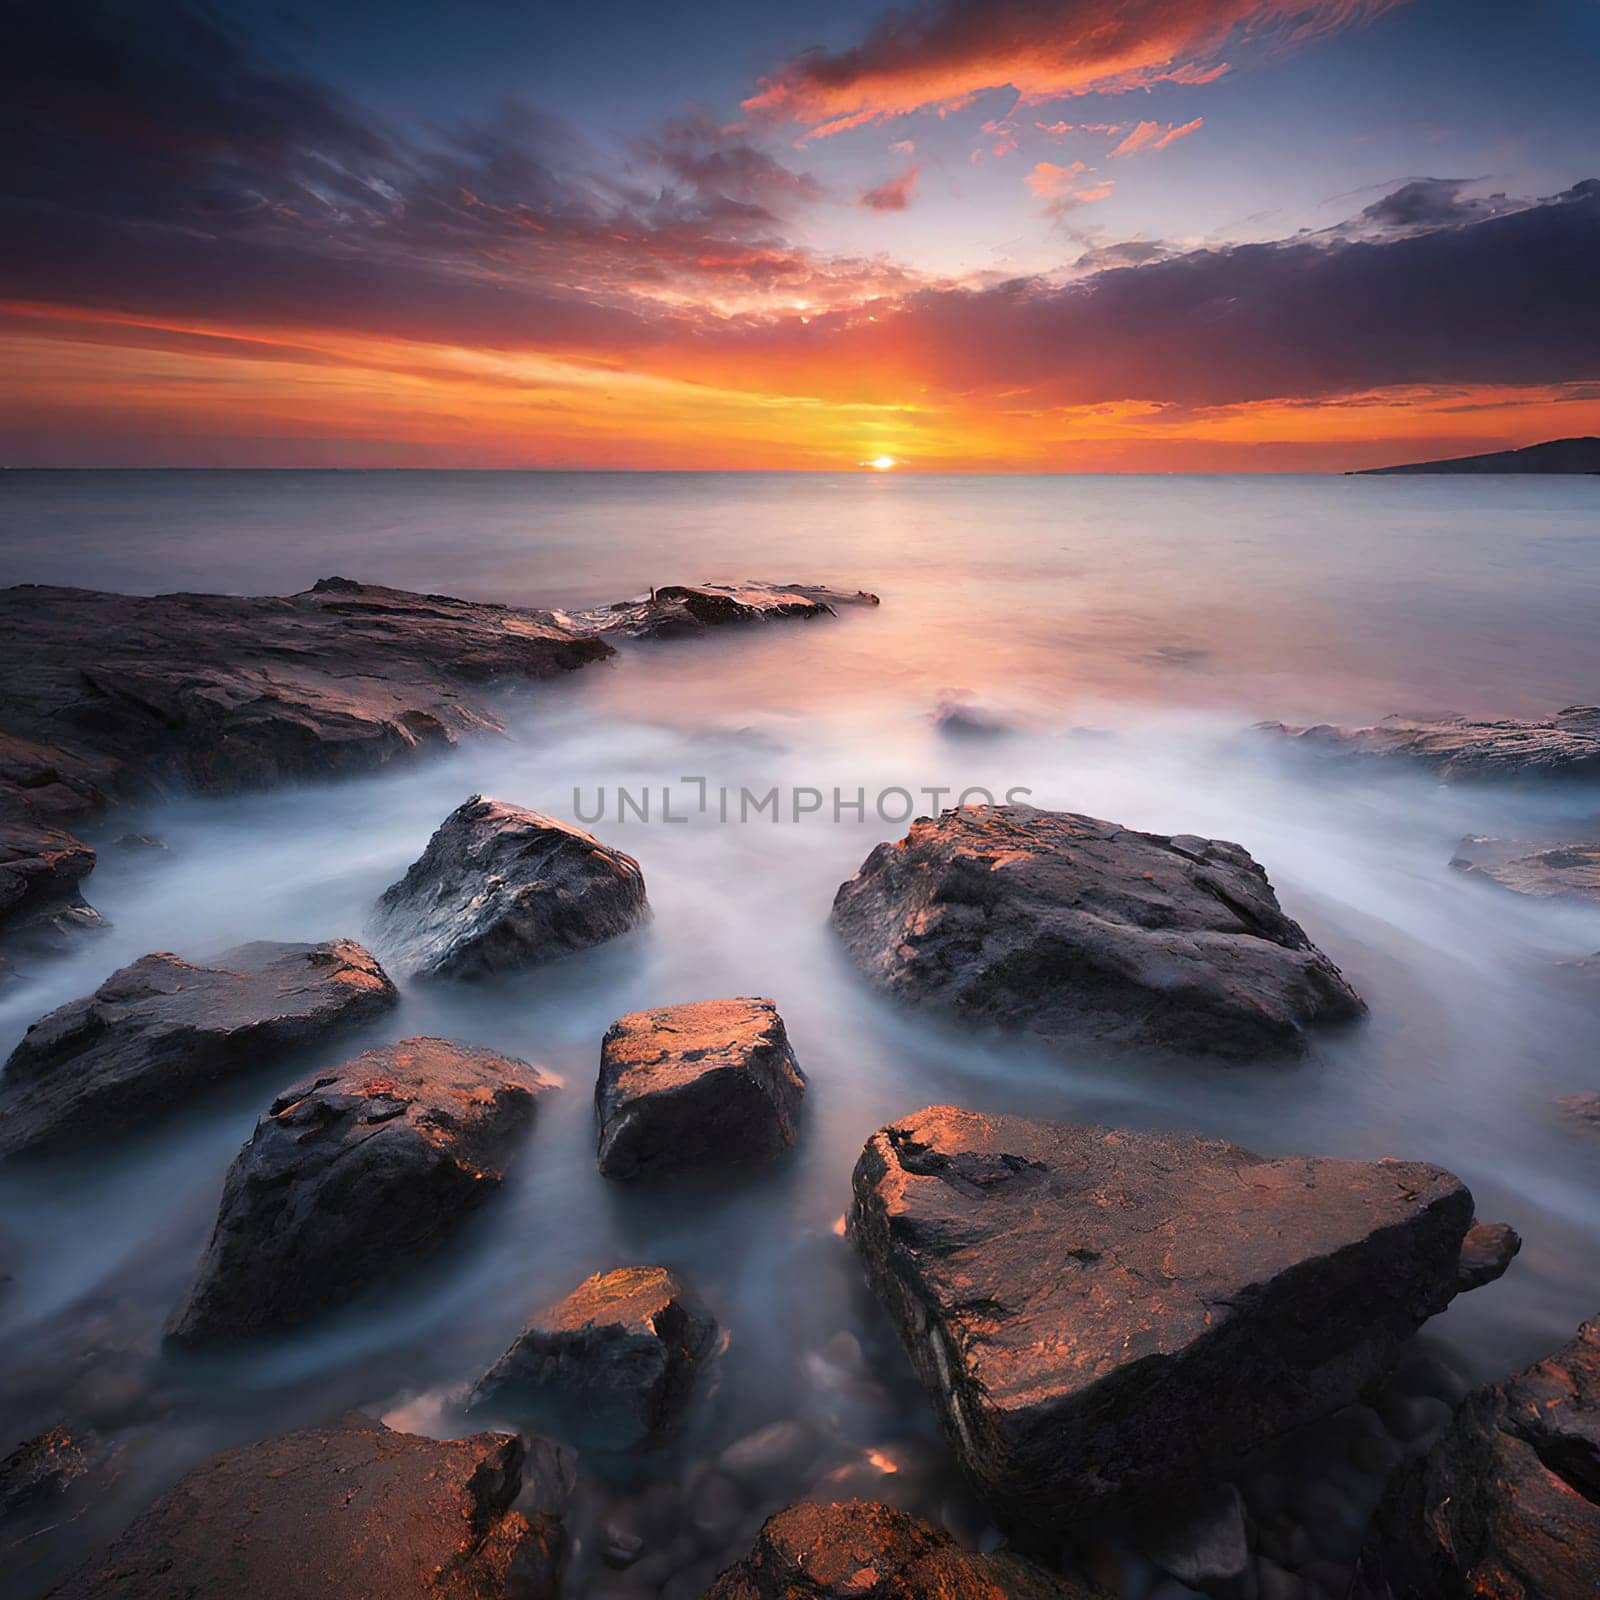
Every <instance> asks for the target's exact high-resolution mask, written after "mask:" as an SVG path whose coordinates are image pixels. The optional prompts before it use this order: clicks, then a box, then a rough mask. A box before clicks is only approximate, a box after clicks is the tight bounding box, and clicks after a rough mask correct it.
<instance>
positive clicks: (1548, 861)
mask: <svg viewBox="0 0 1600 1600" xmlns="http://www.w3.org/2000/svg"><path fill="white" fill-rule="evenodd" d="M1450 865H1451V866H1452V867H1454V868H1455V870H1456V871H1457V872H1461V873H1465V874H1466V876H1467V877H1469V878H1483V879H1487V880H1488V881H1489V882H1490V883H1496V884H1499V886H1500V887H1501V888H1502V889H1510V890H1511V891H1512V892H1513V893H1514V894H1528V895H1534V896H1536V897H1538V898H1540V899H1547V900H1548V899H1563V900H1600V843H1596V842H1594V841H1592V840H1580V841H1552V840H1543V841H1541V840H1537V839H1494V838H1484V837H1482V836H1479V835H1473V836H1472V837H1470V838H1466V839H1463V840H1462V841H1461V843H1460V844H1458V845H1457V846H1456V853H1455V855H1454V856H1453V857H1451V860H1450Z"/></svg>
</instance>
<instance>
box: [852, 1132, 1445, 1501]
mask: <svg viewBox="0 0 1600 1600" xmlns="http://www.w3.org/2000/svg"><path fill="white" fill-rule="evenodd" d="M854 1188H855V1198H854V1203H853V1206H852V1209H851V1212H850V1218H849V1231H850V1237H851V1238H852V1240H853V1241H854V1243H855V1245H856V1248H857V1250H858V1251H859V1252H860V1254H861V1257H862V1260H863V1261H864V1262H865V1264H866V1268H867V1275H868V1278H869V1280H870V1282H871V1283H872V1286H873V1288H874V1289H875V1291H876V1293H877V1295H878V1298H879V1299H880V1300H881V1301H882V1302H883V1304H884V1306H885V1307H886V1308H887V1309H888V1312H889V1314H890V1317H891V1318H892V1320H893V1322H894V1324H895V1326H896V1328H897V1329H898V1330H899V1333H900V1336H901V1338H902V1339H903V1341H904V1342H905V1346H906V1349H907V1351H908V1352H909V1354H910V1356H911V1359H912V1362H913V1364H914V1365H915V1367H916V1369H917V1371H918V1373H919V1375H920V1376H921V1378H922V1380H923V1383H924V1384H925V1385H926V1387H927V1389H928V1391H929V1394H930V1395H931V1397H932V1399H933V1402H934V1407H935V1410H936V1411H937V1413H938V1416H939V1419H940V1421H941V1423H942V1424H943V1426H944V1428H945V1431H946V1433H947V1434H948V1436H949V1438H950V1440H951V1443H952V1445H953V1446H954V1448H955V1451H956V1453H957V1455H958V1457H959V1458H960V1460H961V1462H962V1465H963V1466H964V1468H965V1469H966V1471H967V1473H968V1475H969V1476H970V1478H971V1480H972V1482H973V1485H974V1487H975V1488H976V1490H977V1491H978V1493H979V1495H980V1497H981V1498H983V1499H984V1500H985V1501H986V1502H987V1503H988V1504H989V1505H990V1507H991V1509H992V1510H993V1511H994V1512H995V1513H996V1514H997V1515H999V1516H1000V1517H1002V1518H1004V1519H1005V1521H1006V1522H1007V1523H1008V1524H1009V1525H1012V1526H1016V1527H1022V1528H1056V1527H1059V1526H1061V1525H1063V1524H1068V1523H1071V1522H1074V1521H1077V1520H1079V1519H1082V1518H1087V1517H1091V1516H1094V1515H1095V1514H1097V1513H1098V1512H1099V1511H1101V1510H1102V1509H1104V1508H1106V1507H1108V1506H1111V1505H1113V1504H1115V1503H1119V1502H1120V1503H1122V1504H1123V1505H1136V1504H1138V1503H1139V1502H1142V1501H1148V1500H1149V1499H1151V1498H1152V1497H1154V1496H1158V1495H1161V1494H1162V1493H1163V1492H1164V1491H1165V1490H1166V1489H1167V1488H1168V1487H1169V1486H1171V1485H1173V1484H1175V1483H1185V1482H1192V1481H1194V1480H1196V1479H1203V1478H1205V1477H1207V1476H1210V1475H1213V1474H1224V1475H1225V1474H1226V1472H1227V1471H1229V1470H1231V1469H1232V1468H1233V1467H1234V1466H1236V1465H1237V1464H1238V1462H1239V1461H1240V1460H1242V1459H1243V1458H1244V1457H1245V1456H1246V1455H1248V1454H1249V1453H1250V1452H1252V1451H1254V1450H1255V1449H1257V1448H1258V1447H1260V1446H1261V1445H1263V1444H1265V1443H1266V1442H1268V1441H1270V1440H1272V1439H1274V1438H1275V1437H1277V1436H1279V1435H1281V1434H1283V1433H1285V1432H1287V1431H1288V1430H1289V1429H1291V1428H1294V1427H1297V1426H1299V1425H1300V1424H1302V1423H1305V1422H1307V1421H1310V1420H1311V1419H1313V1418H1316V1417H1319V1416H1322V1415H1324V1414H1326V1413H1328V1412H1331V1411H1333V1410H1335V1409H1337V1408H1338V1407H1340V1406H1341V1405H1344V1404H1345V1403H1347V1402H1349V1401H1350V1400H1352V1399H1353V1398H1354V1397H1355V1396H1356V1394H1357V1393H1358V1392H1359V1391H1360V1390H1362V1389H1363V1387H1364V1386H1366V1385H1367V1384H1369V1383H1371V1382H1372V1381H1373V1380H1375V1379H1376V1378H1378V1377H1379V1375H1380V1374H1381V1373H1382V1372H1383V1371H1384V1369H1385V1368H1386V1367H1387V1365H1388V1364H1389V1362H1390V1360H1391V1357H1392V1356H1393V1354H1394V1352H1395V1350H1396V1348H1397V1346H1398V1345H1399V1343H1400V1342H1401V1341H1402V1340H1404V1339H1405V1338H1407V1337H1408V1336H1409V1335H1410V1334H1411V1333H1412V1332H1413V1331H1414V1330H1415V1329H1416V1328H1417V1327H1418V1326H1419V1325H1420V1324H1421V1323H1422V1322H1423V1321H1425V1320H1426V1319H1427V1318H1428V1317H1430V1316H1432V1315H1433V1314H1434V1313H1435V1312H1436V1311H1439V1310H1441V1309H1443V1307H1444V1306H1445V1305H1446V1304H1448V1302H1449V1301H1450V1299H1451V1298H1452V1297H1453V1296H1454V1295H1455V1294H1456V1293H1457V1292H1458V1289H1459V1287H1460V1276H1459V1274H1460V1272H1461V1266H1460V1258H1461V1253H1462V1244H1463V1240H1464V1238H1465V1236H1466V1234H1467V1230H1468V1228H1469V1226H1470V1225H1471V1222H1472V1196H1471V1195H1470V1194H1469V1193H1468V1192H1467V1190H1466V1188H1465V1187H1464V1186H1463V1185H1462V1184H1461V1182H1460V1181H1459V1180H1458V1179H1456V1178H1455V1177H1453V1176H1452V1175H1451V1174H1450V1173H1448V1172H1445V1171H1443V1170H1442V1169H1440V1168H1438V1167H1434V1166H1428V1165H1425V1164H1423V1163H1420V1162H1398V1161H1336V1160H1321V1159H1315V1158H1310V1157H1302V1156H1295V1157H1286V1158H1282V1159H1279V1160H1264V1159H1263V1158H1262V1157H1260V1156H1257V1155H1253V1154H1251V1153H1250V1152H1249V1151H1248V1150H1242V1149H1240V1148H1238V1147H1237V1146H1236V1145H1231V1144H1225V1143H1223V1142H1221V1141H1220V1140H1214V1139H1202V1138H1198V1137H1196V1136H1194V1135H1190V1134H1157V1133H1134V1132H1115V1131H1111V1130H1108V1129H1105V1128H1093V1127H1080V1126H1076V1125H1071V1124H1058V1123H1047V1122H1030V1121H1026V1120H1024V1119H1022V1118H1019V1117H985V1116H980V1115H978V1114H976V1113H974V1112H970V1111H959V1110H953V1109H950V1108H948V1107H936V1108H934V1109H931V1110H927V1111H922V1112H919V1113H917V1115H915V1116H913V1117H908V1118H906V1119H905V1120H904V1121H902V1122H899V1123H895V1124H891V1125H890V1126H888V1127H886V1128H883V1129H881V1130H880V1131H879V1132H878V1133H877V1134H875V1135H874V1136H873V1138H872V1139H871V1140H870V1141H869V1142H868V1144H867V1147H866V1149H865V1151H864V1152H863V1154H862V1156H861V1159H860V1161H859V1162H858V1163H857V1165H856V1170H855V1183H854Z"/></svg>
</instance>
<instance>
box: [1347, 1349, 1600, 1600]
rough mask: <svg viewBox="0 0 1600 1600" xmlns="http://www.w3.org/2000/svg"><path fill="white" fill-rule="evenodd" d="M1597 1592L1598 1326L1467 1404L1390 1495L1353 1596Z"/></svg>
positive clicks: (1444, 1599) (1530, 1597) (1401, 1598)
mask: <svg viewBox="0 0 1600 1600" xmlns="http://www.w3.org/2000/svg"><path fill="white" fill-rule="evenodd" d="M1597 1589H1600V1322H1586V1323H1585V1324H1584V1325H1583V1326H1582V1327H1581V1328H1579V1329H1578V1332H1577V1335H1576V1337H1575V1338H1574V1339H1573V1340H1572V1341H1571V1343H1569V1344H1567V1345H1565V1346H1563V1347H1562V1348H1561V1349H1560V1350H1558V1351H1556V1353H1555V1354H1554V1355H1552V1356H1549V1357H1548V1358H1546V1359H1545V1360H1543V1361H1540V1362H1537V1363H1535V1364H1534V1365H1533V1366H1531V1367H1529V1368H1527V1369H1526V1370H1525V1371H1523V1372H1519V1373H1517V1374H1516V1376H1515V1377H1512V1378H1508V1379H1507V1380H1506V1381H1505V1382H1504V1383H1499V1384H1495V1385H1493V1386H1492V1387H1490V1388H1487V1389H1480V1390H1478V1391H1477V1392H1476V1393H1474V1394H1472V1395H1469V1396H1468V1398H1467V1400H1466V1401H1465V1402H1464V1403H1463V1405H1462V1406H1461V1408H1460V1410H1459V1411H1457V1413H1456V1416H1455V1420H1454V1421H1453V1422H1452V1423H1451V1425H1450V1427H1449V1429H1448V1430H1447V1431H1446V1432H1445V1434H1444V1436H1443V1437H1442V1438H1441V1439H1440V1440H1439V1442H1438V1443H1437V1444H1436V1445H1435V1446H1434V1447H1433V1449H1432V1450H1431V1451H1430V1452H1429V1453H1428V1454H1427V1455H1426V1456H1425V1457H1423V1458H1422V1459H1421V1460H1420V1461H1412V1462H1409V1463H1407V1464H1406V1465H1405V1466H1403V1467H1402V1468H1401V1469H1400V1472H1399V1474H1398V1475H1397V1476H1396V1478H1395V1479H1394V1480H1393V1482H1392V1483H1391V1484H1390V1487H1389V1491H1388V1493H1387V1495H1386V1496H1385V1499H1384V1502H1383V1504H1382V1505H1381V1506H1380V1507H1379V1509H1378V1514H1377V1517H1376V1518H1375V1519H1374V1522H1373V1527H1372V1531H1371V1534H1370V1535H1369V1538H1368V1542H1367V1548H1366V1550H1365V1551H1364V1552H1363V1554H1362V1560H1361V1571H1360V1574H1359V1577H1358V1581H1357V1584H1356V1587H1355V1590H1354V1591H1353V1592H1354V1593H1356V1594H1358V1595H1364V1596H1369V1597H1374V1600H1379V1597H1381V1600H1467V1597H1468V1596H1505V1597H1508V1600H1512V1597H1517V1600H1580V1597H1582V1600H1591V1597H1592V1596H1593V1595H1594V1594H1595V1593H1596V1592H1597Z"/></svg>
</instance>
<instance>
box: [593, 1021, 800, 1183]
mask: <svg viewBox="0 0 1600 1600" xmlns="http://www.w3.org/2000/svg"><path fill="white" fill-rule="evenodd" d="M805 1087H806V1080H805V1075H804V1074H803V1073H802V1072H801V1071H800V1068H799V1065H798V1064H797V1063H796V1061H795V1058H794V1051H793V1050H792V1049H790V1047H789V1035H788V1033H787V1031H786V1030H785V1028H784V1025H783V1018H782V1017H780V1016H779V1015H778V1008H777V1007H776V1006H775V1005H773V1003H772V1002H771V1001H770V1000H757V999H749V998H743V999H738V1000H702V1001H699V1002H697V1003H695V1004H692V1005H679V1006H663V1007H661V1008H660V1009H658V1010H655V1011H635V1012H634V1013H633V1014H632V1015H630V1016H626V1017H622V1018H620V1019H619V1020H618V1021H616V1022H613V1023H612V1024H611V1027H610V1028H609V1029H608V1030H607V1032H606V1037H605V1042H604V1044H603V1045H602V1046H601V1049H600V1077H599V1081H598V1082H597V1083H596V1084H595V1092H594V1103H595V1114H596V1116H597V1118H598V1119H599V1124H600V1147H599V1162H600V1170H601V1171H602V1172H603V1173H604V1174H605V1175H606V1176H607V1177H608V1178H649V1177H655V1176H658V1175H662V1174H666V1173H672V1172H681V1171H685V1170H687V1169H690V1168H695V1167H719V1166H731V1165H739V1164H749V1163H753V1162H758V1161H767V1160H770V1159H771V1158H772V1157H773V1156H777V1155H781V1154H782V1153H783V1152H784V1151H785V1150H787V1149H788V1148H789V1147H790V1146H791V1145H792V1144H793V1143H794V1141H795V1134H796V1131H797V1129H798V1126H799V1121H800V1101H801V1097H802V1096H803V1095H804V1094H805Z"/></svg>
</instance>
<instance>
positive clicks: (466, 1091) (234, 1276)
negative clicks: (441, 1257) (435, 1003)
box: [168, 1039, 550, 1343]
mask: <svg viewBox="0 0 1600 1600" xmlns="http://www.w3.org/2000/svg"><path fill="white" fill-rule="evenodd" d="M549 1087H550V1085H549V1083H548V1082H547V1081H546V1080H545V1079H544V1078H543V1077H541V1076H540V1074H539V1073H538V1071H537V1070H536V1069H535V1068H533V1067H530V1066H529V1065H528V1064H527V1063H526V1062H524V1061H516V1060H513V1059H512V1058H511V1057H509V1056H502V1055H498V1054H496V1053H495V1052H494V1051H492V1050H474V1049H468V1048H466V1047H464V1046H462V1045H458V1044H453V1043H452V1042H451V1041H450V1040H448V1039H402V1040H401V1041H400V1042H399V1043H398V1044H391V1045H385V1046H383V1048H382V1049H379V1050H369V1051H367V1053H366V1054H365V1055H361V1056H357V1057H356V1058H355V1059H354V1060H353V1061H347V1062H345V1063H344V1065H343V1066H338V1067H331V1068H329V1069H328V1070H327V1071H325V1072H321V1073H318V1074H317V1075H316V1076H315V1077H312V1078H308V1079H307V1080H306V1081H304V1082H303V1083H300V1084H297V1085H296V1086H295V1087H294V1088H293V1089H290V1090H289V1091H288V1092H287V1093H285V1094H282V1095H280V1096H279V1097H278V1098H277V1099H276V1100H275V1101H274V1102H273V1103H272V1106H271V1108H270V1109H269V1110H268V1112H267V1114H266V1115H265V1116H264V1117H263V1118H262V1119H261V1120H260V1121H259V1122H258V1123H257V1124H256V1130H255V1132H254V1133H253V1134H252V1135H251V1137H250V1141H249V1143H248V1144H246V1145H245V1147H244V1149H243V1150H241V1151H240V1152H239V1156H238V1158H237V1160H235V1161H234V1163H233V1165H232V1166H231V1167H230V1168H229V1169H228V1176H227V1179H226V1181H225V1182H224V1184H223V1188H222V1204H221V1207H220V1209H219V1211H218V1214H217V1222H216V1226H215V1228H214V1229H213V1230H212V1234H211V1239H210V1242H209V1243H208V1244H207V1245H206V1248H205V1253H204V1254H203V1255H202V1257H201V1259H200V1265H199V1268H198V1270H197V1272H196V1274H195V1281H194V1286H193V1288H192V1289H190V1291H189V1295H188V1298H187V1299H186V1300H185V1301H184V1303H183V1304H182V1305H181V1306H180V1307H179V1308H178V1310H177V1312H176V1313H175V1314H174V1316H173V1318H172V1321H171V1322H170V1324H169V1325H168V1332H169V1335H170V1336H171V1337H172V1338H173V1339H175V1340H177V1341H178V1342H180V1343H198V1342H200V1341H203V1340H209V1339H217V1338H223V1337H242V1336H245V1335H249V1334H257V1333H264V1332H268V1331H271V1330H275V1329H280V1328H287V1327H292V1326H294V1325H295V1324H297V1323H300V1322H303V1321H305V1320H306V1319H307V1318H308V1317H311V1316H314V1315H315V1314H316V1313H318V1312H320V1311H323V1310H325V1309H327V1308H328V1307H330V1306H333V1305H336V1304H338V1303H339V1302H340V1301H343V1300H347V1299H349V1298H350V1297H351V1296H352V1295H353V1294H355V1293H356V1292H357V1291H358V1290H360V1289H362V1288H364V1287H366V1286H367V1285H368V1284H370V1283H374V1282H376V1281H378V1280H379V1279H381V1278H383V1277H386V1276H388V1275H389V1274H390V1273H392V1272H394V1271H395V1270H397V1269H398V1268H401V1267H404V1266H407V1265H409V1264H411V1263H413V1262H417V1261H420V1260H422V1259H424V1258H425V1257H426V1256H428V1255H430V1254H431V1253H432V1252H433V1251H434V1250H436V1249H438V1248H439V1246H440V1245H441V1244H443V1242H444V1240H445V1239H446V1238H447V1237H448V1236H449V1234H450V1233H451V1232H452V1231H453V1230H454V1229H456V1228H457V1227H459V1226H460V1225H461V1223H462V1222H464V1221H465V1220H466V1218H467V1217H468V1216H469V1215H470V1214H471V1213H472V1212H473V1211H475V1210H476V1209H477V1208H478V1207H479V1206H481V1205H482V1204H483V1203H484V1202H485V1201H486V1200H487V1199H488V1198H489V1197H490V1196H491V1195H492V1194H493V1193H494V1192H495V1190H497V1189H498V1188H499V1187H500V1183H501V1180H502V1177H503V1175H504V1174H503V1168H504V1166H505V1165H506V1163H507V1162H508V1161H509V1160H510V1159H511V1158H512V1157H513V1156H514V1155H515V1154H516V1153H517V1150H518V1146H519V1145H520V1144H521V1143H522V1142H523V1139H524V1136H525V1135H526V1133H527V1131H528V1129H529V1127H530V1126H531V1125H532V1123H533V1118H534V1106H535V1102H536V1100H537V1098H538V1096H539V1095H541V1094H542V1093H544V1092H545V1090H547V1089H548V1088H549Z"/></svg>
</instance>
